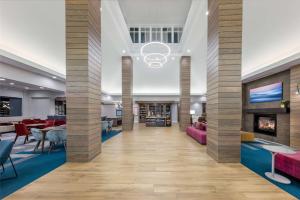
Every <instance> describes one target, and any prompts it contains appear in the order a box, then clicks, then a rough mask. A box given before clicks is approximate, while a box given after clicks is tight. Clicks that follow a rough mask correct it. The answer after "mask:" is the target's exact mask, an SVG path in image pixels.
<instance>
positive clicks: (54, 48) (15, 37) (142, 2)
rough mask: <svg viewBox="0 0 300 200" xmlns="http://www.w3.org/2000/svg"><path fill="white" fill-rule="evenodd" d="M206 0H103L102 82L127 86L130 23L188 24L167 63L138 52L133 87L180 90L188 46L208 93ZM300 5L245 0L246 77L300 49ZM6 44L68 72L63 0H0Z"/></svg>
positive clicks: (110, 87)
mask: <svg viewBox="0 0 300 200" xmlns="http://www.w3.org/2000/svg"><path fill="white" fill-rule="evenodd" d="M206 3H207V2H206V0H151V1H150V0H102V48H103V49H102V52H103V55H102V58H103V61H102V64H103V66H102V89H103V90H104V91H105V92H108V93H113V94H118V93H120V92H121V56H122V55H128V54H129V55H130V52H131V50H130V48H131V44H130V38H129V34H128V31H127V29H128V27H127V25H132V24H149V25H153V24H168V25H170V24H176V25H184V24H185V30H184V34H183V42H182V44H181V53H179V54H178V55H175V60H169V62H168V63H167V64H166V65H165V66H164V67H163V68H161V69H158V70H153V69H149V68H147V67H146V66H145V65H144V64H143V62H141V60H140V61H137V60H136V57H134V93H136V94H155V93H157V94H159V93H166V94H178V92H179V58H180V56H181V55H187V54H188V53H187V49H190V50H191V53H189V54H188V55H191V56H192V76H191V79H192V85H191V92H192V94H201V93H205V92H206V57H207V56H206V47H207V44H206V34H207V18H206V15H205V12H206V8H207V4H206ZM270 5H272V6H270ZM299 7H300V1H299V0H289V3H286V0H263V1H261V0H244V14H243V50H242V51H243V55H242V74H243V76H244V77H245V76H247V75H249V74H250V75H254V74H255V73H257V71H258V70H260V71H261V70H264V69H267V68H268V66H270V65H271V64H272V63H274V62H277V61H280V60H282V59H285V58H287V57H291V56H293V55H300V54H299V52H300V37H299V35H300V26H299V21H300V12H298V8H299ZM54 13H55V14H54ZM0 50H2V51H0V52H8V53H10V54H14V55H16V56H15V57H16V58H18V57H19V58H23V59H26V60H28V61H30V62H32V63H36V64H37V65H36V66H42V67H43V68H42V67H39V69H43V70H45V71H48V72H55V73H58V74H61V75H62V77H63V76H64V75H65V73H66V69H65V8H64V0H55V1H53V0H39V1H37V0H26V1H24V0H0ZM123 50H125V51H126V53H125V54H123V53H122V51H123ZM297 53H298V54H297ZM30 62H28V63H30ZM0 76H1V71H0Z"/></svg>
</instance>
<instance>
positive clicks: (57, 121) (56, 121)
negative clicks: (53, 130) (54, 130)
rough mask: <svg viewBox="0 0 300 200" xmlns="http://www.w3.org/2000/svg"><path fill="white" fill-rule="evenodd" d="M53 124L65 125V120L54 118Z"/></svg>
mask: <svg viewBox="0 0 300 200" xmlns="http://www.w3.org/2000/svg"><path fill="white" fill-rule="evenodd" d="M54 124H55V126H61V125H65V124H66V121H65V120H62V119H61V120H55V123H54Z"/></svg>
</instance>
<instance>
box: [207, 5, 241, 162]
mask: <svg viewBox="0 0 300 200" xmlns="http://www.w3.org/2000/svg"><path fill="white" fill-rule="evenodd" d="M242 4H243V0H208V10H209V15H208V63H207V64H208V69H207V121H208V131H207V152H208V154H209V155H210V156H211V157H212V158H214V159H215V160H216V161H218V162H240V146H241V139H240V129H241V111H242V107H241V105H242V95H241V85H242V83H241V54H242V14H243V8H242V7H243V6H242Z"/></svg>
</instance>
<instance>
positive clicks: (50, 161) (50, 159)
mask: <svg viewBox="0 0 300 200" xmlns="http://www.w3.org/2000/svg"><path fill="white" fill-rule="evenodd" d="M119 133H121V130H112V131H110V132H107V133H106V132H104V133H102V142H105V141H107V140H108V139H110V138H112V137H114V136H116V135H118V134H119ZM19 153H20V154H28V153H32V152H19ZM16 160H17V159H14V160H13V161H14V162H15V161H16ZM65 162H66V152H65V150H64V148H63V147H60V148H58V149H57V150H55V151H53V152H51V153H50V154H48V153H44V154H39V155H37V156H35V157H33V158H30V159H28V160H25V161H23V162H21V163H18V164H15V167H16V170H17V172H18V177H17V178H13V179H9V180H3V181H1V180H0V199H3V198H4V197H6V196H8V195H9V194H11V193H13V192H15V191H17V190H18V189H20V188H22V187H24V186H25V185H27V184H29V183H31V182H33V181H34V180H36V179H38V178H40V177H41V176H43V175H45V174H47V173H49V172H51V171H52V170H54V169H55V168H57V167H59V166H61V165H62V164H64V163H65ZM0 171H1V170H0ZM11 176H14V172H13V168H12V167H11V166H10V165H9V166H8V167H6V168H5V173H4V175H3V176H2V177H1V178H6V177H11Z"/></svg>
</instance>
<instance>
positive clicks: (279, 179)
mask: <svg viewBox="0 0 300 200" xmlns="http://www.w3.org/2000/svg"><path fill="white" fill-rule="evenodd" d="M262 147H263V148H264V149H265V150H268V151H269V152H271V154H272V172H266V173H265V175H266V176H267V177H268V178H269V179H271V180H274V181H277V182H279V183H283V184H290V183H291V181H290V180H289V179H288V178H286V177H284V176H282V175H280V174H277V173H275V156H276V154H277V153H285V154H294V153H296V152H295V151H294V150H292V149H289V148H287V147H284V146H279V145H262Z"/></svg>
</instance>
